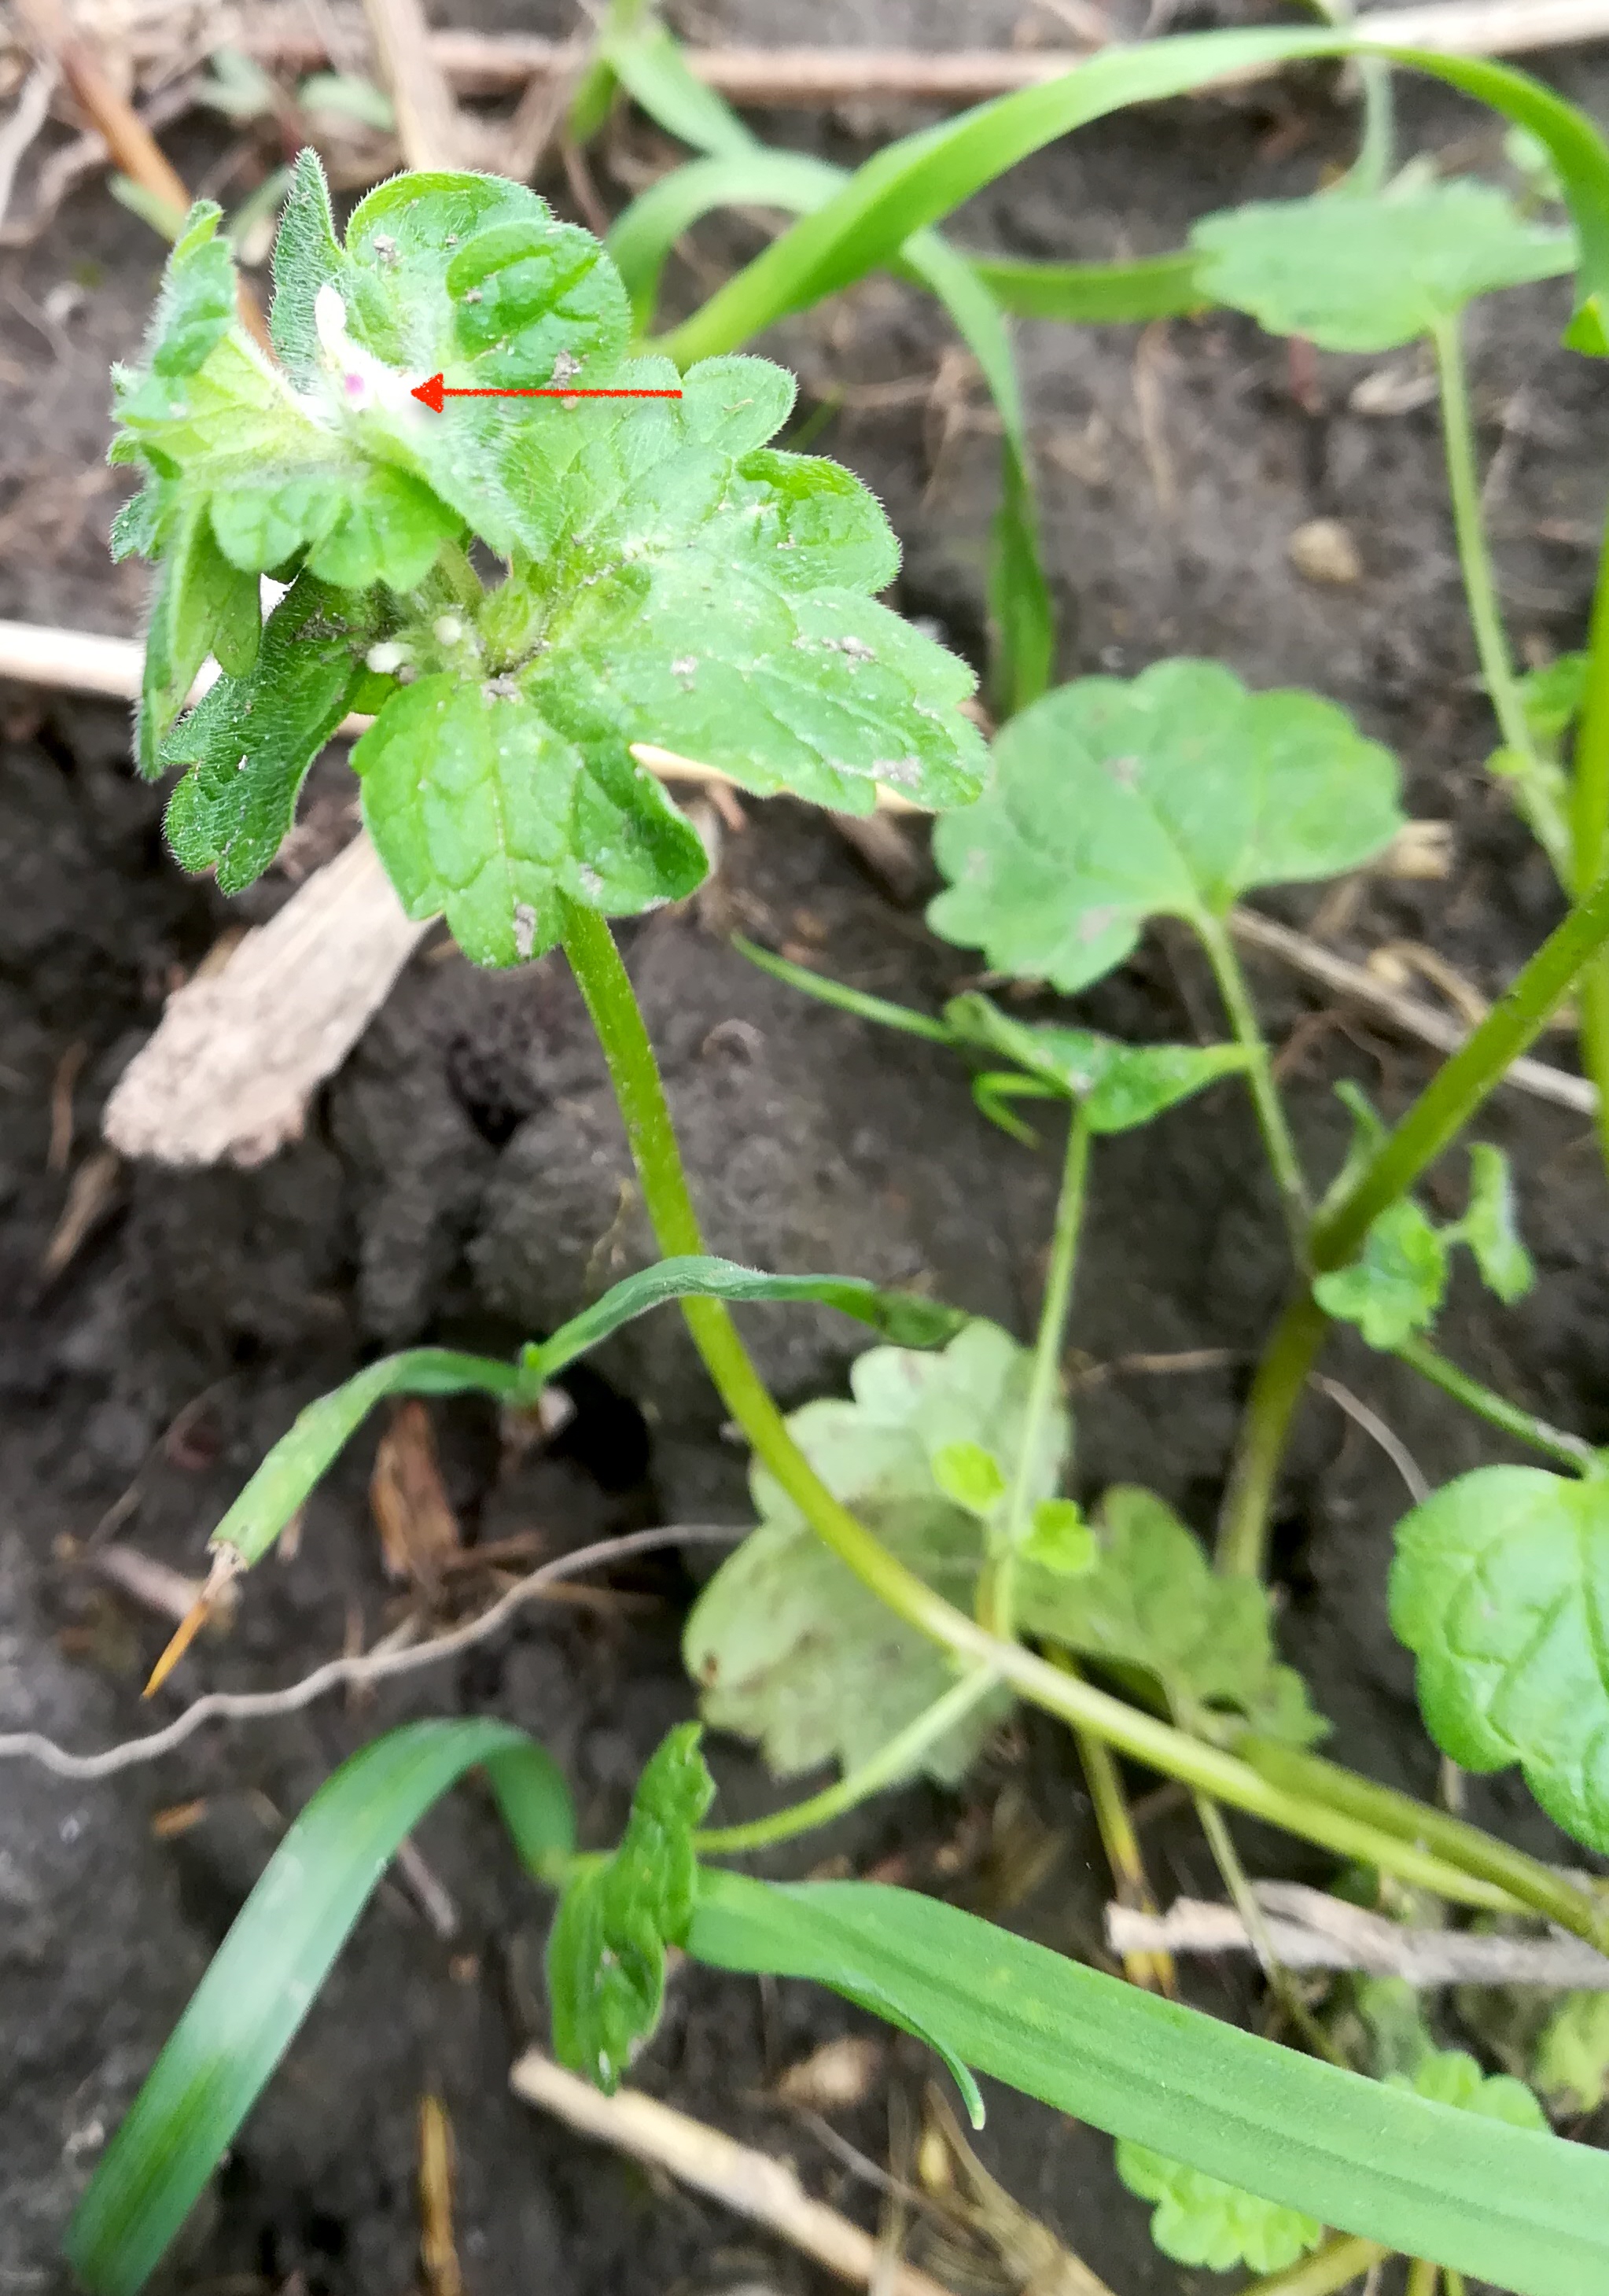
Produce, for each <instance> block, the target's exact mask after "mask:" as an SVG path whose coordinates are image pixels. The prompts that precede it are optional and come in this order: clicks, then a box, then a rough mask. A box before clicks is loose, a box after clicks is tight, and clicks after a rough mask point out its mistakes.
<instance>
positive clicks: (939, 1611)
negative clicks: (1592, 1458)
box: [564, 888, 1609, 1942]
mask: <svg viewBox="0 0 1609 2296" xmlns="http://www.w3.org/2000/svg"><path fill="white" fill-rule="evenodd" d="M1604 930H1605V932H1609V888H1605V927H1604ZM564 946H565V950H566V953H567V955H568V957H569V959H570V963H571V964H572V965H573V967H574V968H575V972H576V979H577V980H578V981H579V983H580V986H581V990H582V994H583V996H584V998H585V1000H586V1004H587V1008H588V1010H589V1012H590V1013H592V1020H593V1022H594V1025H595V1026H596V1028H597V1029H598V1034H599V1037H600V1040H601V1043H602V1046H603V1051H604V1057H605V1059H606V1060H607V1062H608V1069H609V1074H610V1077H611V1078H612V1080H613V1083H614V1087H615V1092H616V1096H617V1100H618V1101H619V1103H620V1111H621V1115H622V1117H623V1119H624V1120H625V1128H626V1136H627V1137H628V1139H629V1140H630V1142H631V1145H632V1152H633V1157H634V1158H635V1160H636V1164H637V1170H638V1175H639V1177H640V1179H641V1184H642V1192H643V1199H644V1201H645V1203H646V1204H647V1206H648V1210H649V1218H651V1220H652V1221H653V1223H654V1227H655V1231H656V1233H657V1236H658V1239H659V1243H660V1246H661V1249H662V1250H664V1251H666V1253H670V1254H674V1253H679V1252H697V1251H700V1250H701V1249H702V1238H701V1236H700V1234H699V1231H698V1218H697V1216H696V1214H695V1213H694V1211H693V1207H692V1200H691V1198H690V1195H689V1193H688V1188H687V1180H686V1177H685V1175H684V1173H683V1171H682V1159H681V1155H680V1152H679V1151H678V1149H677V1146H676V1140H675V1135H674V1131H673V1129H672V1128H671V1121H670V1111H669V1109H668V1108H667V1107H666V1101H665V1093H664V1087H662V1085H661V1084H660V1081H659V1070H658V1064H657V1062H656V1061H655V1059H654V1051H653V1046H652V1045H651V1044H650V1043H649V1037H648V1031H647V1029H645V1028H644V1026H643V1023H642V1015H641V1012H640V1011H639V1009H638V1005H637V1000H636V997H635V996H634V994H633V989H632V985H631V981H630V980H629V979H628V977H627V975H626V971H625V966H624V965H623V964H621V962H620V954H619V951H618V950H617V948H616V947H615V943H614V939H613V936H612V935H611V933H610V931H609V929H608V925H607V924H606V923H605V922H604V921H603V919H602V918H601V917H600V916H598V915H596V914H594V913H593V912H592V911H591V910H586V909H581V908H579V907H576V906H569V907H568V908H567V912H566V919H565V935H564ZM1488 1025H1490V1024H1488ZM1472 1041H1474V1040H1473V1039H1472ZM1410 1112H1411V1111H1410ZM682 1314H683V1316H685V1317H686V1320H687V1324H688V1328H689V1330H690V1333H691V1334H692V1337H693V1341H694V1343H695V1344H696V1346H697V1347H698V1352H699V1354H700V1355H701V1356H702V1357H703V1358H704V1362H705V1365H706V1369H707V1370H708V1372H709V1374H710V1376H711V1378H712V1379H713V1380H714V1382H715V1388H716V1390H717V1391H718V1393H719V1394H720V1395H721V1397H722V1398H723V1401H724V1402H725V1404H726V1406H727V1408H728V1410H729V1411H731V1415H732V1416H733V1417H734V1418H735V1419H736V1420H737V1422H738V1423H739V1426H740V1427H741V1428H742V1429H743V1431H744V1433H745V1434H746V1435H747V1438H748V1440H749V1442H750V1444H751V1445H752V1447H753V1448H754V1451H755V1456H756V1457H757V1458H758V1459H759V1460H760V1461H761V1462H762V1464H764V1466H766V1467H767V1468H769V1469H770V1471H771V1472H772V1475H773V1476H774V1477H775V1479H776V1480H777V1482H778V1483H779V1484H780V1487H781V1488H782V1489H783V1490H784V1491H785V1492H786V1493H787V1494H788V1497H789V1498H791V1499H792V1500H793V1502H794V1504H795V1505H796V1506H797V1507H798V1509H799V1511H800V1513H802V1514H803V1515H804V1516H805V1520H806V1521H808V1522H809V1523H810V1525H811V1527H812V1529H813V1530H814V1531H815V1532H816V1534H817V1536H818V1537H819V1538H821V1541H822V1543H823V1545H824V1546H827V1547H828V1548H829V1549H830V1551H831V1552H832V1553H833V1554H836V1555H837V1557H838V1560H839V1561H840V1562H843V1563H844V1564H845V1566H846V1567H847V1568H848V1569H849V1570H852V1571H853V1572H854V1576H855V1577H856V1578H857V1579H859V1580H860V1581H861V1583H862V1586H864V1587H867V1588H868V1589H869V1590H870V1592H871V1593H872V1594H874V1595H877V1597H878V1600H879V1601H880V1602H882V1603H886V1606H887V1607H888V1609H889V1610H891V1611H893V1612H894V1616H895V1617H896V1618H898V1619H901V1620H903V1621H904V1623H905V1624H906V1625H907V1626H909V1627H911V1628H914V1629H915V1631H916V1632H917V1633H918V1634H920V1635H925V1636H927V1639H928V1640H929V1641H930V1642H935V1643H938V1644H941V1645H942V1646H943V1648H945V1649H947V1650H949V1651H952V1652H954V1653H955V1654H956V1656H957V1657H959V1658H960V1659H962V1660H968V1661H972V1662H973V1663H974V1664H976V1665H977V1666H981V1667H987V1668H990V1669H992V1670H993V1671H994V1672H995V1673H996V1674H997V1675H998V1676H999V1677H1000V1678H1001V1681H1003V1682H1005V1683H1008V1684H1009V1685H1010V1687H1011V1688H1012V1689H1013V1690H1014V1691H1016V1692H1017V1695H1018V1696H1019V1697H1021V1698H1025V1699H1026V1700H1028V1701H1029V1702H1031V1703H1032V1704H1033V1705H1035V1706H1040V1707H1042V1708H1043V1709H1044V1710H1045V1711H1046V1712H1047V1713H1050V1714H1054V1715H1057V1716H1058V1718H1060V1719H1061V1720H1062V1721H1064V1722H1068V1723H1071V1724H1072V1725H1073V1726H1074V1728H1075V1729H1088V1730H1090V1731H1092V1732H1093V1733H1094V1734H1096V1736H1098V1737H1099V1738H1102V1739H1104V1740H1105V1741H1106V1742H1107V1744H1108V1745H1112V1746H1115V1747H1117V1748H1118V1749H1119V1751H1122V1752H1123V1753H1125V1754H1128V1755H1130V1756H1131V1758H1132V1759H1134V1760H1135V1761H1139V1762H1144V1763H1145V1764H1147V1765H1148V1767H1150V1768H1151V1769H1154V1770H1159V1771H1161V1773H1162V1774H1163V1775H1164V1777H1176V1778H1179V1779H1180V1780H1182V1782H1183V1783H1184V1784H1186V1785H1187V1786H1190V1787H1195V1788H1198V1789H1199V1790H1200V1791H1201V1792H1205V1793H1208V1794H1211V1795H1212V1796H1213V1799H1214V1800H1217V1801H1221V1802H1227V1803H1229V1806H1230V1807H1231V1808H1235V1809H1244V1810H1245V1811H1246V1813H1247V1815H1248V1816H1253V1817H1260V1818H1262V1819H1265V1820H1266V1821H1267V1823H1268V1824H1270V1825H1278V1826H1281V1827H1283V1828H1284V1830H1285V1831H1286V1833H1295V1834H1296V1835H1297V1836H1298V1837H1299V1838H1300V1839H1302V1840H1303V1841H1312V1842H1315V1843H1317V1845H1318V1846H1319V1848H1320V1849H1328V1850H1330V1851H1332V1852H1333V1853H1334V1854H1335V1856H1337V1857H1343V1858H1355V1859H1357V1860H1359V1861H1360V1862H1361V1863H1363V1864H1366V1865H1372V1866H1376V1867H1378V1868H1379V1869H1380V1870H1381V1871H1382V1872H1384V1873H1393V1874H1398V1875H1400V1876H1401V1878H1402V1879H1403V1880H1404V1881H1409V1882H1417V1883H1418V1884H1419V1885H1420V1886H1421V1887H1422V1888H1425V1889H1429V1890H1434V1891H1435V1892H1436V1894H1437V1895H1438V1896H1441V1897H1445V1898H1450V1899H1451V1900H1452V1901H1453V1902H1455V1903H1457V1904H1459V1905H1475V1906H1484V1907H1493V1908H1495V1909H1497V1910H1499V1911H1511V1910H1512V1909H1513V1907H1514V1905H1515V1895H1514V1893H1512V1892H1510V1891H1509V1890H1507V1888H1506V1887H1499V1886H1494V1885H1493V1884H1492V1883H1491V1882H1488V1881H1487V1880H1485V1879H1484V1878H1483V1875H1482V1874H1481V1873H1479V1872H1476V1871H1474V1870H1473V1869H1472V1870H1466V1871H1460V1870H1459V1869H1458V1867H1457V1866H1453V1865H1450V1864H1449V1863H1448V1862H1447V1860H1446V1859H1444V1858H1442V1857H1435V1856H1433V1855H1430V1854H1428V1853H1427V1852H1426V1851H1425V1850H1423V1849H1420V1848H1419V1847H1418V1844H1417V1841H1415V1840H1414V1839H1412V1838H1411V1837H1409V1836H1404V1835H1397V1836H1393V1834H1392V1833H1383V1832H1381V1831H1380V1829H1379V1828H1378V1827H1376V1825H1371V1824H1369V1823H1368V1822H1367V1821H1360V1820H1359V1819H1357V1818H1355V1817H1353V1816H1351V1815H1350V1814H1349V1813H1348V1812H1347V1811H1345V1810H1344V1809H1341V1808H1323V1807H1321V1806H1319V1805H1318V1804H1316V1803H1314V1802H1311V1800H1308V1799H1306V1798H1304V1796H1303V1793H1302V1792H1295V1793H1293V1792H1289V1791H1287V1790H1286V1788H1284V1787H1282V1786H1280V1785H1278V1784H1276V1783H1274V1782H1272V1781H1271V1780H1270V1779H1269V1778H1266V1777H1264V1776H1262V1775H1260V1773H1259V1772H1258V1770H1256V1769H1254V1767H1252V1765H1251V1764H1250V1763H1249V1762H1246V1761H1244V1760H1241V1759H1239V1758H1238V1757H1237V1756H1236V1755H1234V1754H1231V1753H1229V1752H1227V1751H1224V1749H1222V1748H1221V1747H1219V1746H1213V1745H1208V1744H1206V1743H1205V1742H1203V1741H1202V1740H1200V1739H1197V1738H1193V1737H1191V1736H1189V1735H1188V1733H1186V1732H1185V1731H1182V1730H1177V1729H1175V1728H1174V1727H1173V1726H1172V1724H1170V1723H1167V1722H1164V1721H1162V1720H1160V1719H1159V1718H1157V1717H1156V1716H1155V1715H1152V1714H1145V1713H1142V1712H1141V1711H1140V1710H1139V1708H1137V1707H1133V1706H1130V1705H1129V1704H1127V1702H1125V1701H1123V1699H1120V1698H1114V1697H1112V1696H1111V1695H1110V1694H1109V1693H1107V1692H1106V1691H1104V1690H1099V1689H1098V1688H1097V1687H1096V1686H1095V1685H1094V1684H1093V1683H1088V1682H1083V1681H1081V1680H1078V1679H1075V1678H1074V1677H1070V1676H1066V1675H1062V1674H1058V1672H1057V1670H1056V1669H1055V1668H1054V1667H1052V1666H1050V1665H1049V1664H1048V1663H1047V1662H1046V1661H1044V1660H1043V1659H1041V1658H1037V1657H1036V1656H1035V1655H1034V1654H1033V1652H1032V1651H1028V1650H1025V1649H1024V1648H1023V1646H1022V1644H1020V1643H1012V1642H1001V1641H1000V1640H999V1639H998V1638H997V1637H996V1636H992V1635H990V1634H987V1633H986V1632H985V1631H984V1628H982V1627H980V1626H978V1625H977V1623H976V1620H972V1619H969V1618H968V1616H967V1615H966V1613H965V1612H964V1611H958V1610H957V1609H956V1608H955V1607H954V1605H953V1604H952V1603H947V1602H945V1600H944V1598H943V1595H938V1594H936V1593H935V1591H934V1589H933V1588H932V1587H929V1586H928V1585H927V1583H926V1581H925V1580H923V1579H919V1578H918V1576H917V1574H916V1573H915V1571H914V1570H910V1569H908V1568H907V1566H906V1565H905V1564H904V1563H903V1562H901V1561H900V1560H899V1558H898V1556H897V1555H894V1554H889V1553H888V1551H887V1550H886V1548H885V1547H883V1546H880V1545H879V1544H878V1541H877V1539H875V1538H873V1537H872V1535H871V1533H870V1531H869V1530H868V1529H866V1528H865V1526H864V1525H863V1524H862V1523H860V1522H857V1521H856V1520H855V1518H854V1515H853V1514H851V1513H850V1512H849V1510H848V1508H847V1507H846V1506H845V1505H843V1503H842V1501H841V1500H839V1499H837V1498H835V1497H834V1496H833V1494H832V1493H831V1492H830V1491H829V1489H828V1488H827V1486H826V1484H825V1483H823V1482H822V1480H821V1477H820V1476H819V1475H818V1474H817V1473H816V1472H815V1470H814V1468H813V1466H812V1465H811V1464H810V1462H809V1461H808V1460H807V1459H806V1458H805V1456H804V1454H803V1452H801V1451H800V1450H799V1448H798V1447H797V1445H796V1443H795V1442H794V1440H793V1438H792V1436H791V1435H790V1434H789V1433H788V1428H787V1426H786V1424H785V1423H784V1422H783V1419H782V1416H781V1415H780V1412H779V1411H778V1410H777V1407H776V1406H775V1404H773V1403H772V1399H771V1398H770V1396H769V1395H768V1394H767V1393H766V1391H765V1388H764V1383H763V1382H762V1381H761V1379H760V1376H759V1374H758V1373H757V1372H756V1371H755V1367H754V1365H753V1364H752V1363H751V1362H750V1361H749V1358H748V1352H747V1349H746V1348H745V1347H744V1345H743V1342H742V1341H741V1339H740V1338H739V1335H738V1331H737V1326H736V1325H735V1324H733V1322H732V1320H731V1316H729V1315H728V1313H727V1311H726V1309H725V1308H724V1307H723V1305H722V1304H721V1302H720V1301H719V1300H684V1301H683V1302H682ZM1356 1784H1357V1785H1358V1786H1359V1787H1360V1789H1366V1788H1367V1784H1368V1782H1367V1781H1366V1780H1362V1779H1360V1780H1358V1781H1356ZM1409 1808H1417V1805H1416V1804H1412V1803H1410V1804H1409ZM1423 1815H1424V1817H1425V1820H1426V1821H1427V1822H1429V1821H1431V1820H1433V1818H1434V1816H1435V1815H1436V1814H1435V1813H1434V1812H1433V1811H1429V1810H1426V1811H1425V1812H1424V1813H1423ZM1470 1831H1471V1832H1472V1833H1473V1832H1474V1829H1473V1828H1471V1829H1470ZM1476 1839H1477V1840H1480V1841H1483V1840H1484V1837H1483V1836H1476ZM1490 1846H1491V1848H1492V1849H1494V1850H1495V1849H1498V1848H1499V1847H1500V1845H1498V1844H1492V1845H1490ZM1508 1854H1509V1855H1510V1856H1514V1855H1516V1854H1517V1853H1513V1852H1511V1853H1508ZM1523 1863H1526V1864H1529V1861H1523ZM1536 1870H1537V1871H1538V1872H1539V1873H1543V1874H1545V1873H1546V1870H1547V1869H1546V1868H1545V1867H1538V1868H1537V1869H1536ZM1569 1894H1570V1910H1569V1911H1564V1912H1556V1913H1555V1914H1554V1915H1553V1918H1554V1919H1556V1920H1558V1921H1562V1922H1563V1923H1564V1926H1565V1927H1566V1928H1570V1929H1573V1930H1575V1931H1576V1932H1577V1934H1578V1935H1580V1936H1584V1937H1587V1938H1589V1939H1592V1940H1593V1941H1594V1942H1597V1939H1598V1938H1599V1934H1600V1931H1599V1925H1598V1916H1597V1908H1596V1907H1593V1906H1591V1905H1590V1904H1589V1902H1588V1901H1587V1900H1586V1899H1584V1898H1581V1899H1578V1898H1576V1897H1575V1895H1574V1893H1573V1892H1571V1893H1569ZM1519 1902H1520V1903H1522V1904H1531V1903H1533V1902H1535V1900H1534V1898H1532V1897H1531V1896H1529V1895H1526V1894H1525V1893H1523V1892H1522V1893H1520V1896H1519Z"/></svg>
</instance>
